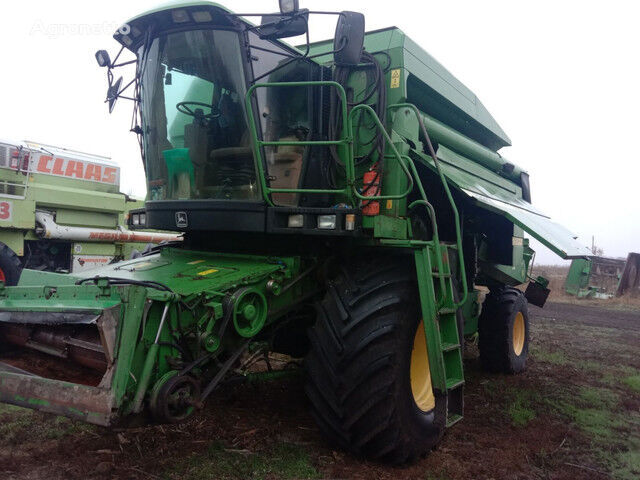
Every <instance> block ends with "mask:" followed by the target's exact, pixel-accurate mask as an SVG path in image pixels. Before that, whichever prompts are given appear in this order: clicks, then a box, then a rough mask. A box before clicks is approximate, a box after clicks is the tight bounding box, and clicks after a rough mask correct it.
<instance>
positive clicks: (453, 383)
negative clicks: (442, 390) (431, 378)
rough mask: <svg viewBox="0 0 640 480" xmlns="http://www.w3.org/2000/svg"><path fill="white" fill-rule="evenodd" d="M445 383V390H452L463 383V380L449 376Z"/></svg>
mask: <svg viewBox="0 0 640 480" xmlns="http://www.w3.org/2000/svg"><path fill="white" fill-rule="evenodd" d="M446 385H447V390H453V389H455V388H458V387H461V386H462V385H464V380H461V379H459V378H450V379H448V380H447V383H446Z"/></svg>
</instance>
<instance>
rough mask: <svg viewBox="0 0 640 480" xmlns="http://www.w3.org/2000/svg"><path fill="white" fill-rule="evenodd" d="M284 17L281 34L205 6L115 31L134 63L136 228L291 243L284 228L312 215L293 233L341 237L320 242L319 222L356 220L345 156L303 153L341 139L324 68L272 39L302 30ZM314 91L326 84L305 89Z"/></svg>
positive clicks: (330, 148) (296, 20)
mask: <svg viewBox="0 0 640 480" xmlns="http://www.w3.org/2000/svg"><path fill="white" fill-rule="evenodd" d="M288 15H289V16H285V17H283V18H284V23H283V24H284V25H285V26H284V27H282V25H281V23H282V18H280V20H277V17H276V22H275V23H276V24H277V25H276V27H272V26H269V25H268V24H269V22H271V24H273V23H274V22H272V21H271V20H269V19H270V18H273V17H270V16H267V17H265V18H266V19H267V20H266V23H267V25H266V26H265V18H263V23H262V25H261V26H255V25H252V24H251V23H249V22H247V21H246V20H244V19H242V18H240V17H239V16H237V15H235V14H232V13H231V12H229V11H227V10H225V9H224V8H223V7H220V6H218V5H215V4H212V3H208V2H199V3H197V4H196V5H194V4H193V3H189V4H185V6H180V4H178V5H177V6H174V7H168V8H167V9H165V10H159V11H155V12H153V13H150V14H147V15H143V16H140V17H137V18H134V19H133V20H131V21H130V22H128V23H127V24H126V27H127V28H126V29H124V31H123V28H121V29H120V30H118V32H116V34H115V38H116V40H118V41H119V42H120V43H121V44H122V45H123V49H125V48H126V49H128V50H130V51H131V52H133V53H134V54H135V55H136V60H135V61H132V63H133V62H135V63H136V78H135V88H136V95H135V98H133V100H135V101H137V103H136V115H137V117H136V121H137V123H138V127H136V129H135V131H136V132H137V133H138V135H139V139H140V144H141V149H142V153H143V157H144V165H145V171H146V177H147V190H148V193H147V202H146V204H145V208H146V216H145V217H146V221H147V222H146V225H144V226H139V227H140V228H143V227H147V228H149V227H150V228H158V229H166V230H181V231H188V230H198V231H207V230H224V231H254V232H271V233H277V232H276V230H278V229H282V228H284V231H282V232H280V233H294V232H293V231H287V228H288V224H289V217H290V216H291V215H298V214H300V215H303V216H305V215H310V217H309V218H310V219H312V220H313V222H311V220H310V222H311V223H314V226H313V228H312V230H314V232H309V231H307V230H308V229H307V227H308V226H309V225H311V223H309V225H307V223H308V222H307V221H306V220H305V221H304V222H303V224H302V227H303V228H302V229H301V230H305V231H304V232H301V231H300V229H299V230H298V231H296V232H295V233H319V234H331V233H338V234H339V233H341V232H340V231H341V229H340V228H334V229H324V230H325V231H320V232H318V231H317V230H318V228H316V227H317V224H315V223H317V222H316V218H317V216H318V215H322V214H323V213H334V212H332V209H333V210H337V213H336V214H337V215H339V216H341V220H342V221H341V224H342V225H345V221H344V216H345V215H346V214H347V213H354V212H355V213H357V212H358V206H357V205H355V204H354V202H351V204H350V205H347V204H346V202H345V200H346V198H345V195H344V192H346V191H348V189H350V188H352V187H351V186H348V185H347V182H346V181H345V175H346V173H345V167H344V162H343V161H342V160H340V158H339V157H340V156H341V155H342V156H344V154H345V152H346V147H344V146H340V147H337V146H336V145H328V144H322V143H312V144H310V143H309V142H322V141H327V140H341V139H343V138H344V137H345V131H344V129H343V128H342V127H340V126H339V127H336V126H335V123H336V122H335V119H334V118H332V117H331V105H330V103H331V96H332V95H334V96H335V92H334V91H333V90H334V89H335V86H329V85H327V83H326V82H327V81H329V80H332V71H331V68H328V67H326V66H322V65H320V64H319V63H317V62H315V61H313V60H312V59H311V58H309V57H308V56H307V55H306V54H305V53H304V52H301V51H300V50H297V49H295V48H293V47H290V46H288V45H286V44H285V43H283V42H281V41H279V40H277V38H280V37H281V36H286V35H288V34H290V35H298V34H300V33H304V32H305V31H306V30H301V29H300V19H301V18H302V17H301V15H304V13H303V12H294V13H292V14H288ZM278 22H280V23H278ZM302 26H303V27H304V29H306V21H305V22H302ZM261 29H262V30H261ZM265 31H268V34H265ZM125 32H126V33H125ZM362 32H364V24H362ZM363 34H364V33H363ZM361 49H362V47H361V46H360V47H359V50H358V55H359V52H360V50H361ZM119 55H120V54H118V56H119ZM96 58H97V59H98V63H100V64H101V65H103V66H108V67H109V79H110V90H109V94H108V100H109V102H110V107H112V106H113V102H114V101H115V98H117V97H118V96H120V93H121V92H122V91H123V90H125V89H126V87H125V89H122V90H121V91H120V92H118V88H117V86H118V85H119V83H118V82H116V86H115V87H113V86H111V85H112V83H111V80H112V74H111V70H112V68H114V67H115V66H118V65H115V62H111V61H110V60H109V58H108V55H107V54H106V52H104V51H100V52H98V54H96ZM358 58H359V57H358ZM116 60H117V57H116ZM318 81H324V82H325V83H324V84H322V85H319V84H317V83H315V84H312V85H310V84H308V83H305V82H318ZM132 83H133V82H132ZM274 83H280V85H278V86H277V88H266V87H262V86H261V85H262V84H270V85H271V84H274ZM281 83H291V85H282V84H281ZM256 85H257V86H256ZM113 88H115V91H113ZM247 92H250V93H249V95H248V94H247ZM334 110H336V109H335V108H334ZM334 117H335V115H334ZM332 121H334V124H333V125H334V128H331V125H330V123H331V122H332ZM343 124H344V122H343ZM336 132H340V133H339V134H338V133H336ZM337 137H340V138H337ZM270 142H272V143H277V145H274V144H270ZM305 142H306V143H305ZM336 159H338V160H337V161H336ZM336 165H338V168H336ZM272 189H280V190H285V191H278V192H271V190H272ZM301 190H304V191H301ZM312 190H315V192H312ZM307 192H309V193H307ZM309 209H312V210H313V209H317V210H318V211H310V210H309ZM305 218H306V217H305ZM351 223H353V222H351ZM320 230H322V229H320ZM326 230H334V232H329V231H326ZM353 233H354V232H353V231H352V232H350V233H349V234H350V235H351V234H353Z"/></svg>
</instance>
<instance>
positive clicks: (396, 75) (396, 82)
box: [391, 68, 400, 88]
mask: <svg viewBox="0 0 640 480" xmlns="http://www.w3.org/2000/svg"><path fill="white" fill-rule="evenodd" d="M399 86H400V69H399V68H394V69H393V70H391V88H398V87H399Z"/></svg>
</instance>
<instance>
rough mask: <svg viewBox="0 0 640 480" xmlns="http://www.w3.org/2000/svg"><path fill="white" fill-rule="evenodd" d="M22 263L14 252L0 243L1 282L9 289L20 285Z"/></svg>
mask: <svg viewBox="0 0 640 480" xmlns="http://www.w3.org/2000/svg"><path fill="white" fill-rule="evenodd" d="M21 273H22V263H21V262H20V258H19V257H18V256H17V255H16V254H15V252H14V251H13V250H11V249H10V248H9V247H7V246H6V245H5V244H4V243H2V242H0V280H1V281H3V282H4V284H5V285H6V286H8V287H12V286H14V285H17V284H18V281H19V280H20V274H21Z"/></svg>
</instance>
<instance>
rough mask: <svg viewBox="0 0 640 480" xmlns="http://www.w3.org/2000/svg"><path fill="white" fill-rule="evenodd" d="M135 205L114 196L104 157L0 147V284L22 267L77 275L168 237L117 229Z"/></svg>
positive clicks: (35, 146) (111, 171)
mask: <svg viewBox="0 0 640 480" xmlns="http://www.w3.org/2000/svg"><path fill="white" fill-rule="evenodd" d="M142 205H143V203H142V202H140V201H137V200H133V199H131V198H129V197H128V196H127V195H125V194H123V193H121V192H120V168H119V167H118V166H117V165H116V164H114V163H112V162H111V161H110V160H109V159H108V158H105V157H101V156H98V155H92V154H89V153H84V152H79V151H76V150H71V149H68V148H60V147H54V146H52V145H45V144H41V143H36V142H31V141H25V142H7V141H0V281H2V282H4V283H5V285H16V284H17V283H18V280H19V278H20V273H21V271H22V269H23V268H27V269H32V270H41V271H50V272H73V273H80V272H83V271H86V270H91V269H94V268H96V267H99V266H104V265H107V264H109V263H113V262H116V261H119V260H123V259H125V258H129V257H130V256H131V255H132V253H133V252H134V250H136V249H138V250H142V249H144V248H145V247H146V245H147V244H149V243H159V242H163V241H175V240H178V236H177V235H176V234H166V233H160V232H141V231H137V232H136V231H131V230H128V229H126V228H125V225H126V217H127V215H128V212H129V210H130V209H132V208H139V207H140V206H142Z"/></svg>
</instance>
